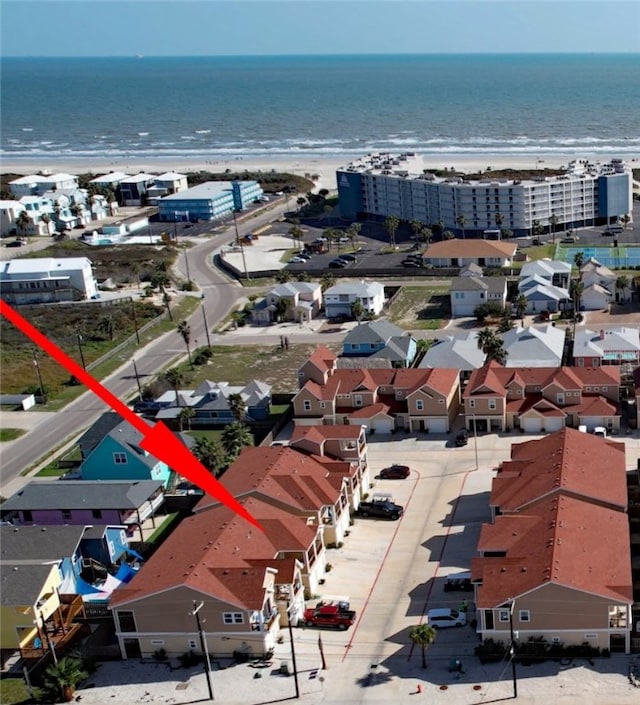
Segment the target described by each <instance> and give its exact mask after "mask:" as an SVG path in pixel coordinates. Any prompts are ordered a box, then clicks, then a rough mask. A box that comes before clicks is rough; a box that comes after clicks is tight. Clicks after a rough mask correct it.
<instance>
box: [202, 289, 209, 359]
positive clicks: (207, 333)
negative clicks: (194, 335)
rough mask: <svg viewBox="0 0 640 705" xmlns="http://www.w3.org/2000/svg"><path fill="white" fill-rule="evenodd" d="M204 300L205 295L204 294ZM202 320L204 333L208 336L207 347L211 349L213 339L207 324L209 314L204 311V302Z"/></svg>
mask: <svg viewBox="0 0 640 705" xmlns="http://www.w3.org/2000/svg"><path fill="white" fill-rule="evenodd" d="M202 297H203V299H204V293H203V294H202ZM202 318H203V319H204V333H205V335H206V336H207V346H208V347H209V349H211V338H209V324H208V323H207V314H206V312H205V310H204V301H203V302H202Z"/></svg>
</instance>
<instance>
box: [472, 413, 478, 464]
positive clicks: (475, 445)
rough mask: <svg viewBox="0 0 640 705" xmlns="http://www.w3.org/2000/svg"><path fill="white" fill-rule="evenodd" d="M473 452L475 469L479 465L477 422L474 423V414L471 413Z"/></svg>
mask: <svg viewBox="0 0 640 705" xmlns="http://www.w3.org/2000/svg"><path fill="white" fill-rule="evenodd" d="M472 418H473V452H474V454H475V457H476V470H478V468H479V467H480V465H479V463H478V424H477V423H476V415H475V414H474V415H473V417H472Z"/></svg>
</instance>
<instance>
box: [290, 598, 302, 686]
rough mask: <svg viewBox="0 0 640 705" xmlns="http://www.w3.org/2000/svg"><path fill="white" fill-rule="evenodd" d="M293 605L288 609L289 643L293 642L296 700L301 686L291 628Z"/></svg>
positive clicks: (292, 654)
mask: <svg viewBox="0 0 640 705" xmlns="http://www.w3.org/2000/svg"><path fill="white" fill-rule="evenodd" d="M292 607H293V605H292V604H291V603H289V607H288V608H287V625H288V627H289V641H290V642H291V664H292V665H293V681H294V683H295V687H296V698H300V686H299V684H298V666H297V664H296V649H295V646H294V644H293V627H292V626H291V608H292Z"/></svg>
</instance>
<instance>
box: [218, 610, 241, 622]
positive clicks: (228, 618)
mask: <svg viewBox="0 0 640 705" xmlns="http://www.w3.org/2000/svg"><path fill="white" fill-rule="evenodd" d="M222 621H223V622H224V623H225V624H244V615H243V614H242V612H223V613H222Z"/></svg>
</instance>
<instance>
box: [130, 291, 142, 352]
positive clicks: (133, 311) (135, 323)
mask: <svg viewBox="0 0 640 705" xmlns="http://www.w3.org/2000/svg"><path fill="white" fill-rule="evenodd" d="M129 301H131V317H132V318H133V327H134V328H135V329H136V342H137V343H138V345H140V333H139V332H138V317H137V316H136V303H135V301H134V300H133V297H131V298H130V299H129Z"/></svg>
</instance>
